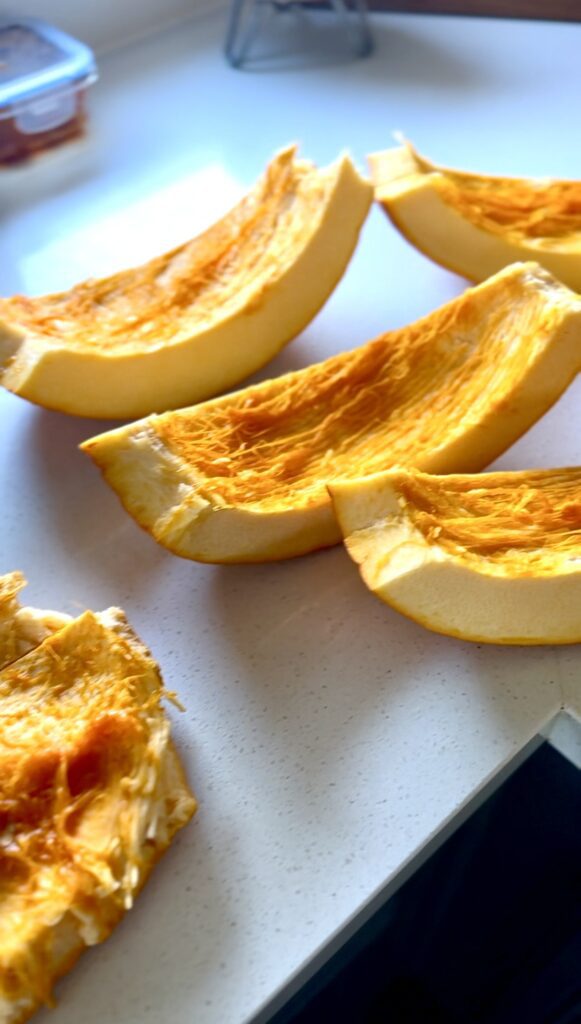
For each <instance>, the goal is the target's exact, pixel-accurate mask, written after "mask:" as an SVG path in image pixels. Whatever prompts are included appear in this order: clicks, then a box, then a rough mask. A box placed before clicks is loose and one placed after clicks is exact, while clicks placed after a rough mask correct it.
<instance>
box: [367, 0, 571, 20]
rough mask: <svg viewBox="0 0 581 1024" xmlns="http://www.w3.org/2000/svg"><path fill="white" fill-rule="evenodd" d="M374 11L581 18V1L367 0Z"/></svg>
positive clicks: (504, 16)
mask: <svg viewBox="0 0 581 1024" xmlns="http://www.w3.org/2000/svg"><path fill="white" fill-rule="evenodd" d="M368 3H369V9H370V10H372V11H413V12H416V13H422V14H478V15H490V16H493V17H497V18H548V19H551V20H552V21H581V0H512V2H508V3H507V2H506V0H399V2H398V0H368Z"/></svg>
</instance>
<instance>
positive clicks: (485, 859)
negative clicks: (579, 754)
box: [271, 743, 581, 1024]
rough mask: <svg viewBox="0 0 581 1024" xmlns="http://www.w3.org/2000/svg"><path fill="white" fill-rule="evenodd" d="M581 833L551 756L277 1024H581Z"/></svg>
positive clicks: (562, 765) (489, 808)
mask: <svg viewBox="0 0 581 1024" xmlns="http://www.w3.org/2000/svg"><path fill="white" fill-rule="evenodd" d="M580 823H581V773H580V772H579V771H578V770H577V768H575V767H574V765H573V764H571V763H570V762H569V761H568V760H566V759H565V758H564V757H563V756H562V755H561V754H559V753H557V752H556V751H555V750H554V749H553V748H552V747H551V746H549V745H548V744H546V743H545V744H543V745H542V746H541V747H540V748H539V749H538V750H537V751H536V752H535V753H534V754H532V755H531V757H529V758H528V760H527V761H526V762H525V763H524V764H523V765H522V766H521V767H520V768H518V769H517V770H516V771H515V772H514V773H513V775H511V776H510V777H509V778H508V780H507V781H506V782H505V783H504V784H503V785H502V786H501V787H500V788H499V789H498V790H497V791H496V792H495V793H494V794H493V795H492V796H491V797H490V798H489V799H488V800H487V801H486V802H485V803H484V804H483V805H482V806H481V807H480V808H479V809H478V810H477V811H475V813H474V814H473V815H472V816H471V817H470V818H469V819H468V820H467V821H466V822H465V823H464V824H463V825H461V826H460V828H459V829H458V830H457V831H456V832H455V833H454V834H453V835H452V836H451V837H450V838H449V839H448V840H447V841H446V842H445V843H444V844H443V845H442V846H441V847H440V849H439V850H437V851H436V852H435V853H434V854H433V855H432V857H430V859H429V860H428V861H427V862H426V863H425V864H424V865H423V866H422V867H420V868H419V869H418V871H417V872H416V873H415V874H414V875H413V876H412V877H411V878H410V879H409V880H408V881H407V882H406V883H405V884H404V885H403V886H402V887H401V889H399V890H398V892H397V893H396V894H395V895H394V896H392V898H391V899H389V900H388V901H387V902H386V903H385V904H384V906H383V907H382V908H381V909H380V910H379V911H378V912H377V913H376V914H375V915H374V917H373V918H372V919H371V920H370V921H369V922H368V923H367V924H366V925H365V926H364V927H363V928H361V929H360V930H359V932H358V933H357V934H356V935H355V936H354V937H353V938H352V939H351V940H350V941H349V942H348V943H346V945H345V946H344V947H343V948H342V949H341V950H339V952H338V953H337V954H336V955H335V956H334V957H333V958H332V959H331V960H330V961H329V962H328V963H327V964H326V965H325V966H324V967H323V968H322V969H321V970H320V971H319V972H318V974H317V975H316V976H315V977H314V978H313V979H312V980H311V981H310V982H309V983H307V984H306V985H305V986H304V987H303V988H302V989H301V991H299V992H298V994H297V995H296V996H295V997H294V998H293V999H292V1000H291V1001H290V1002H289V1003H287V1005H286V1006H285V1007H283V1009H282V1010H281V1011H280V1012H279V1013H278V1014H277V1015H276V1016H275V1017H274V1018H272V1022H271V1024H325V1022H327V1021H329V1022H331V1021H332V1022H333V1024H579V1022H581V825H580Z"/></svg>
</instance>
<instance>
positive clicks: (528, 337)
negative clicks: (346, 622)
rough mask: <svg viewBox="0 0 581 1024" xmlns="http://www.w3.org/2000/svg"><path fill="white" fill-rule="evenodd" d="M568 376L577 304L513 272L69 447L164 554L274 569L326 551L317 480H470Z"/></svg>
mask: <svg viewBox="0 0 581 1024" xmlns="http://www.w3.org/2000/svg"><path fill="white" fill-rule="evenodd" d="M580 367H581V299H579V298H577V297H576V296H575V295H573V294H572V293H571V292H569V290H568V289H567V288H565V287H564V286H563V285H561V284H559V282H557V281H555V280H554V279H553V278H551V277H550V275H549V274H547V272H546V271H544V270H542V269H541V268H540V267H538V266H536V265H534V264H533V265H530V264H522V265H517V266H513V267H509V268H507V269H506V270H504V271H503V272H502V273H500V274H498V275H497V277H495V278H491V279H490V280H489V281H486V282H485V283H484V284H482V285H479V286H478V287H476V288H473V289H471V290H468V291H466V292H465V293H464V294H463V295H461V296H459V297H458V298H456V299H453V300H452V301H451V302H449V303H447V304H446V305H445V306H442V307H441V308H440V309H438V310H436V311H435V312H433V313H431V314H430V315H429V316H427V317H424V318H423V319H421V320H419V321H418V322H417V323H415V324H412V325H411V326H410V327H405V328H402V329H400V330H395V331H391V332H389V333H388V334H385V335H382V336H381V337H379V338H377V339H376V340H375V341H371V342H369V343H368V344H366V345H363V346H362V347H361V348H358V349H354V350H353V351H351V352H345V353H342V354H340V355H336V356H332V357H331V358H330V359H327V360H325V362H322V363H319V364H316V365H314V366H309V367H307V368H306V369H304V370H299V371H297V372H294V373H289V374H286V375H284V376H282V377H278V378H276V379H274V380H269V381H265V382H264V383H261V384H257V385H255V386H253V387H250V388H246V389H244V390H242V391H238V392H237V393H235V394H232V395H228V396H225V397H222V398H219V399H214V400H213V401H211V402H206V403H203V404H201V405H198V406H194V407H193V408H191V409H181V410H178V411H176V412H169V413H166V414H165V415H162V416H151V417H148V418H146V419H143V420H140V421H138V422H136V423H132V424H129V425H127V426H123V427H121V428H119V429H116V430H112V431H109V432H107V433H105V434H101V435H100V436H98V437H95V438H91V439H89V440H88V441H85V442H84V444H83V445H81V447H82V449H83V450H84V451H86V452H87V453H88V454H89V455H90V456H91V457H92V458H93V459H94V460H95V462H96V463H97V465H98V466H99V467H100V468H101V470H102V472H103V474H104V476H105V478H106V480H107V481H108V483H109V484H111V486H112V487H113V488H114V489H115V490H116V491H117V493H118V495H119V497H120V498H121V500H122V502H123V504H124V505H125V508H126V509H127V511H128V512H129V513H130V514H131V515H132V516H133V517H134V518H135V519H136V520H137V522H138V523H139V524H140V525H141V526H143V527H145V529H147V530H149V531H150V532H151V533H152V534H153V536H154V537H155V539H156V540H157V541H159V543H160V544H163V545H164V546H165V547H167V548H169V549H170V550H171V551H173V552H175V553H176V554H178V555H182V556H184V557H185V558H194V559H198V560H200V561H208V562H253V561H262V560H272V559H279V558H288V557H291V556H293V555H300V554H304V553H305V552H308V551H312V550H314V549H315V548H319V547H324V546H326V545H330V544H334V543H337V542H338V541H339V540H340V538H341V533H340V531H339V527H338V525H337V522H336V520H335V517H334V514H333V510H332V507H331V502H330V499H329V495H328V493H327V489H326V486H325V485H326V484H327V483H329V482H331V481H333V480H337V479H345V478H347V479H349V478H354V477H358V476H361V475H362V474H367V473H373V472H377V471H379V470H382V469H387V468H390V467H392V466H394V465H397V464H400V463H410V464H413V465H416V466H418V467H420V468H425V469H430V470H434V471H437V472H446V471H453V470H456V471H460V470H462V471H473V470H478V469H481V468H482V467H484V466H486V465H487V463H489V462H490V461H491V460H492V459H493V458H495V457H496V456H497V455H498V454H499V453H500V452H502V451H503V450H504V449H505V448H507V447H508V445H510V444H511V443H512V442H513V441H514V440H515V439H516V438H517V437H519V436H520V435H521V434H522V433H523V431H525V430H526V429H527V428H528V427H529V426H530V425H531V424H532V423H534V422H535V420H537V419H538V417H539V416H541V415H542V414H543V413H544V412H545V410H546V409H548V408H549V406H550V405H552V403H553V402H554V401H555V400H556V399H557V397H558V396H559V395H560V394H561V392H562V391H563V390H564V388H565V387H567V385H568V384H569V382H570V381H571V380H572V378H573V377H574V376H575V374H576V373H577V372H578V370H579V368H580Z"/></svg>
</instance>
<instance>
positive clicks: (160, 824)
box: [0, 608, 196, 1024]
mask: <svg viewBox="0 0 581 1024" xmlns="http://www.w3.org/2000/svg"><path fill="white" fill-rule="evenodd" d="M162 696H163V687H162V683H161V679H160V675H159V671H158V669H157V666H156V664H155V662H154V661H153V659H152V658H151V655H150V654H149V652H148V651H147V650H146V648H145V647H144V646H143V644H141V642H140V641H139V640H138V639H137V637H136V636H135V634H134V633H133V632H132V631H131V629H130V628H129V626H128V625H127V622H126V620H125V618H124V616H123V613H122V612H121V611H120V610H119V609H117V608H110V609H108V611H106V612H103V613H101V614H99V615H95V614H93V613H92V612H85V613H84V614H83V615H81V616H80V617H79V618H78V619H75V620H74V621H71V622H69V623H67V624H65V625H63V626H62V628H60V629H58V630H56V631H55V632H53V633H52V634H50V635H48V636H46V637H45V639H44V640H42V641H41V642H40V643H39V644H37V646H35V647H34V648H32V649H31V650H29V651H28V653H26V654H24V655H23V656H21V657H20V658H18V659H17V660H14V661H11V662H10V664H8V665H7V666H5V667H4V668H3V669H2V670H1V671H0V721H1V723H2V728H1V729H0V1021H2V1024H20V1022H22V1021H24V1020H26V1019H27V1018H28V1017H29V1016H30V1014H31V1013H32V1012H33V1011H34V1010H35V1009H36V1008H37V1007H38V1006H39V1005H40V1004H41V1003H43V1002H44V1003H51V1002H52V987H53V984H54V982H55V980H56V979H57V978H58V977H59V976H60V975H62V974H63V973H64V972H65V971H67V970H68V969H69V968H70V967H71V966H72V965H73V963H74V962H75V960H76V959H77V957H78V956H79V954H80V953H81V952H82V951H83V950H84V949H85V948H86V947H87V946H91V945H94V944H95V943H97V942H101V941H102V940H103V939H105V938H106V937H107V936H108V935H109V934H110V932H111V931H112V929H113V928H114V927H115V925H116V924H117V923H118V922H119V920H120V919H121V918H122V917H123V915H124V914H125V912H126V911H127V910H128V909H129V908H130V907H131V905H132V902H133V900H134V898H135V896H136V895H137V893H138V892H139V890H140V889H141V887H142V885H143V884H144V882H145V881H146V879H147V877H148V876H149V874H150V871H151V869H152V867H153V865H154V864H155V862H156V861H157V859H158V858H159V857H160V855H161V854H162V853H163V852H164V850H165V849H167V847H168V846H169V844H170V842H171V840H172V838H173V836H174V835H175V833H176V832H177V831H178V829H180V828H182V826H183V825H185V824H186V823H187V822H188V821H189V819H190V818H191V816H192V814H193V813H194V811H195V808H196V803H195V800H194V798H193V796H192V794H191V793H190V791H189V789H188V786H187V783H186V781H185V778H184V775H183V771H182V768H181V765H180V762H179V759H178V756H177V754H176V751H175V749H174V747H173V744H172V741H171V737H170V725H169V721H168V719H167V718H166V715H165V713H164V711H163V707H162V704H161V700H162Z"/></svg>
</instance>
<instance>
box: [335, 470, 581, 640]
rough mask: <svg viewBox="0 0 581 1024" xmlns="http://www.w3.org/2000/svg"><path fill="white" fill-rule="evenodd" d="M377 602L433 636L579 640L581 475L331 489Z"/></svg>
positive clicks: (392, 477) (383, 481)
mask: <svg viewBox="0 0 581 1024" xmlns="http://www.w3.org/2000/svg"><path fill="white" fill-rule="evenodd" d="M330 490H331V493H332V496H333V502H334V506H335V511H336V513H337V518H338V520H339V523H340V525H341V529H342V531H343V535H344V538H345V546H346V548H347V551H348V552H349V554H350V555H351V558H352V559H353V560H354V562H356V563H357V565H358V566H359V570H360V572H361V575H362V577H363V579H364V581H365V583H366V584H367V586H368V587H369V589H370V590H372V591H373V593H374V594H377V596H378V597H379V598H381V600H382V601H385V602H387V604H390V605H392V606H393V607H394V608H396V609H397V610H398V611H400V612H403V614H404V615H407V616H409V618H411V619H415V621H416V622H420V623H421V624H422V625H423V626H427V628H428V629H432V630H434V631H435V632H437V633H445V634H447V635H448V636H455V637H460V638H462V639H464V640H475V641H478V642H482V643H495V644H568V643H579V642H580V641H581V468H579V467H576V468H574V469H548V470H526V471H524V472H513V473H481V474H468V475H456V474H453V475H450V476H433V475H431V474H428V473H421V472H418V471H416V470H393V471H391V472H387V473H378V474H376V475H375V476H372V477H367V478H366V479H361V480H350V481H346V482H337V483H335V484H332V485H331V487H330Z"/></svg>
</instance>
